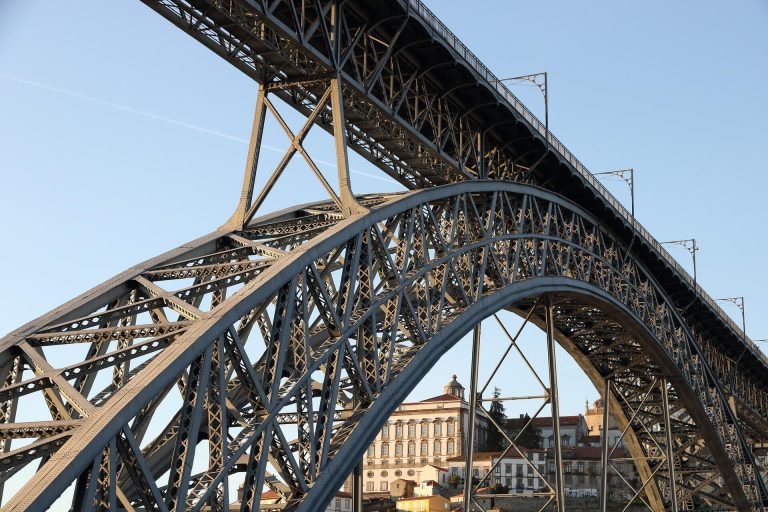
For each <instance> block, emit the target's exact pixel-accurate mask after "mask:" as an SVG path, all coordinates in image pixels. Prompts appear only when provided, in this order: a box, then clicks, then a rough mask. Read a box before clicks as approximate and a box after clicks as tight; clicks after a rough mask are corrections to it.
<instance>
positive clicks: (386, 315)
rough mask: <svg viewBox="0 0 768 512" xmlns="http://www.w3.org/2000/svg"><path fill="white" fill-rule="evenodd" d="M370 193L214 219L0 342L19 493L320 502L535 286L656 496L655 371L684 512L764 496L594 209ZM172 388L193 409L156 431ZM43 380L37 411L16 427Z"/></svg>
mask: <svg viewBox="0 0 768 512" xmlns="http://www.w3.org/2000/svg"><path fill="white" fill-rule="evenodd" d="M362 203H363V204H364V205H365V206H366V207H368V208H370V209H371V213H370V214H368V215H366V216H354V217H351V218H349V219H345V220H338V215H334V213H335V210H334V209H333V207H332V206H331V205H330V204H329V205H318V206H317V207H316V208H311V209H308V210H299V211H296V212H293V213H291V214H286V215H283V216H282V217H278V218H275V219H271V220H269V219H268V220H265V221H261V222H257V223H255V224H252V225H251V226H249V227H248V228H247V229H245V230H238V231H234V232H221V231H220V232H216V233H213V234H212V235H209V236H207V237H204V238H202V239H200V240H198V241H196V242H195V243H193V244H189V245H186V246H184V247H182V248H180V249H178V250H176V251H172V252H171V253H169V254H167V255H165V256H163V257H161V258H159V259H157V260H155V261H152V262H150V264H148V265H147V266H146V267H145V268H144V269H143V270H141V271H139V272H135V273H133V274H132V275H124V276H122V277H121V278H118V279H116V280H115V281H114V282H112V283H110V284H109V285H108V286H105V287H104V288H103V289H101V290H99V291H98V293H96V294H94V295H90V296H86V297H85V298H83V299H81V300H80V301H76V302H75V303H73V304H70V305H69V306H68V307H67V308H66V310H65V311H63V312H61V313H58V314H56V315H53V316H52V317H51V318H49V319H47V321H46V322H44V324H43V325H41V326H40V327H38V328H36V329H34V330H33V331H32V332H29V333H26V334H25V335H23V336H22V337H21V339H20V340H19V341H18V342H17V343H16V345H15V346H14V347H12V348H11V349H9V350H6V351H5V352H4V354H5V355H6V361H5V362H4V365H3V370H4V372H5V375H7V377H6V382H7V384H6V385H5V386H4V387H3V388H1V389H0V393H2V397H3V399H4V403H3V410H4V411H5V413H6V416H5V417H6V418H8V419H7V421H6V423H5V426H4V427H3V432H4V438H5V447H6V451H5V452H4V453H3V455H2V456H1V457H0V464H2V468H3V469H2V471H3V474H2V477H3V479H7V478H8V477H9V476H11V475H13V474H14V473H16V472H17V471H19V470H21V469H23V468H24V467H27V466H29V465H35V464H39V469H38V470H37V472H36V473H35V475H34V477H32V478H31V479H30V480H29V482H28V483H27V484H26V486H25V487H24V488H22V489H21V490H20V491H19V492H17V493H16V495H15V496H14V497H13V498H12V499H11V501H10V502H9V504H8V505H7V509H8V510H21V509H27V508H34V509H40V508H42V507H44V506H47V505H50V503H51V502H52V501H53V500H54V499H55V498H57V497H58V496H59V495H60V494H61V493H62V492H63V491H64V490H65V489H66V488H67V487H68V486H69V485H70V484H71V483H72V482H76V493H75V495H74V496H73V498H72V499H73V508H74V509H76V510H80V509H83V508H87V507H89V506H91V505H92V506H93V507H94V509H102V510H106V509H115V508H116V507H121V508H126V509H129V508H130V507H144V508H146V509H147V510H150V509H151V510H176V509H188V510H202V509H203V508H205V507H211V509H215V510H224V509H225V508H226V506H227V504H228V503H229V502H230V501H232V499H233V496H234V491H233V489H230V488H229V478H230V477H231V476H232V475H235V474H242V478H243V479H244V482H245V485H244V489H245V492H244V495H243V499H242V502H241V510H253V509H257V508H258V507H259V499H260V493H261V489H264V488H265V486H266V487H270V488H272V489H273V490H274V491H276V492H277V493H278V494H279V496H280V508H285V509H287V510H302V511H303V510H318V509H320V508H322V507H323V506H324V503H325V502H326V501H328V500H329V499H330V497H331V496H332V494H333V493H334V492H335V489H337V488H338V487H339V485H341V483H342V482H343V480H344V478H345V477H346V475H348V474H349V473H350V472H351V470H352V466H353V465H354V464H355V461H357V460H359V459H360V457H361V456H362V455H363V452H364V450H365V448H366V446H367V444H368V443H369V442H370V441H371V440H372V438H373V437H374V436H375V434H376V432H377V430H378V428H379V427H380V425H381V423H382V422H383V421H384V420H385V419H386V418H387V417H388V415H389V414H390V413H391V412H392V411H393V410H394V408H396V407H397V405H398V404H399V403H400V402H401V401H402V400H403V399H404V398H405V397H406V396H407V394H408V392H409V391H410V390H411V389H412V388H413V386H414V385H415V384H416V383H417V382H418V380H419V379H420V378H421V376H422V375H423V374H424V373H425V372H426V371H427V370H428V369H429V368H430V367H431V366H432V364H434V362H435V361H437V359H438V358H439V357H440V356H441V355H442V354H444V353H445V352H446V351H447V350H448V349H449V348H450V347H451V346H452V345H453V344H454V343H455V342H457V341H458V340H459V339H460V338H461V337H462V336H463V335H464V334H465V333H466V332H467V331H468V330H470V329H471V326H472V325H474V324H475V323H477V322H478V321H480V320H481V319H482V318H483V317H486V316H488V315H490V314H492V313H493V312H495V311H498V310H499V309H502V308H513V309H526V308H529V307H532V302H531V301H532V300H533V299H534V298H535V297H539V296H542V295H548V296H550V297H552V298H553V302H554V306H553V311H554V318H555V325H556V326H557V333H558V337H559V340H560V342H561V343H562V344H563V345H564V346H566V347H567V348H568V350H569V351H570V352H571V353H573V354H574V356H575V357H576V359H577V361H579V363H580V364H581V365H582V366H583V367H584V368H585V369H586V370H587V373H588V375H590V377H591V378H592V379H593V380H595V381H596V383H598V382H599V381H600V380H602V379H605V378H609V379H610V381H611V383H612V387H611V390H612V393H613V395H614V397H613V399H612V400H611V404H612V413H613V415H614V417H616V418H617V419H618V420H619V423H620V425H621V427H622V428H625V427H626V428H627V430H628V431H629V432H630V436H629V437H628V439H629V440H630V442H629V447H630V451H631V452H632V456H633V459H634V460H635V463H636V464H637V466H638V469H639V472H640V475H641V477H642V479H643V482H644V490H645V496H646V498H645V499H646V500H647V501H648V503H649V504H650V505H651V506H652V507H653V508H656V509H661V508H667V507H668V506H669V503H670V500H671V499H672V498H671V495H670V493H669V492H668V489H669V481H668V478H667V477H668V471H667V469H666V467H667V466H665V465H664V459H663V457H660V454H663V453H665V452H666V447H667V441H666V431H665V425H664V422H663V421H662V414H661V405H660V404H661V398H660V393H661V391H660V387H659V386H658V382H660V381H661V380H662V379H664V380H665V381H668V382H669V385H668V387H667V391H668V392H669V400H670V403H671V404H672V405H671V411H672V413H671V417H672V422H671V427H670V428H671V429H672V432H671V433H672V436H671V437H672V439H673V446H672V453H673V454H674V455H673V460H674V464H675V468H676V472H675V474H676V478H675V482H674V483H675V485H676V487H677V502H678V503H680V504H681V507H680V508H682V504H685V503H690V504H693V505H694V506H695V507H696V508H712V509H718V508H722V507H723V506H725V507H727V508H740V509H748V508H753V509H760V507H761V498H760V485H761V483H760V482H759V480H758V477H757V475H756V472H755V468H754V466H753V464H752V462H751V458H750V455H749V452H748V448H747V446H746V445H745V443H744V441H743V439H741V438H740V435H739V429H738V426H737V424H736V423H735V421H734V420H735V418H734V416H733V413H732V411H731V409H730V408H729V406H728V401H727V399H726V397H725V395H723V394H722V392H721V390H720V386H719V384H718V382H717V379H716V377H715V376H714V374H713V373H712V371H711V369H710V368H709V366H708V365H707V364H706V360H705V358H704V354H703V352H702V349H701V347H700V345H699V343H698V341H697V339H696V337H695V336H693V335H692V334H691V332H690V329H689V328H688V326H687V325H686V324H685V322H684V321H683V320H682V318H681V316H680V314H679V312H677V310H676V309H675V308H674V307H672V306H671V305H670V302H669V299H668V298H667V297H665V294H664V292H663V290H662V289H660V288H659V287H658V285H657V283H655V281H654V279H653V278H652V276H650V275H649V274H648V272H647V271H646V270H645V269H644V268H643V267H642V266H641V265H638V264H637V263H636V262H635V261H633V259H632V258H631V252H629V251H628V249H627V247H625V246H623V245H621V244H620V243H618V242H617V241H616V240H614V239H612V238H611V236H610V234H609V233H607V232H606V231H604V230H603V229H601V227H600V225H599V222H598V221H597V220H596V219H594V218H592V217H591V216H590V215H589V214H587V213H586V212H584V211H582V210H581V209H580V208H579V207H577V206H575V205H573V204H570V203H569V202H567V201H566V200H564V199H562V198H560V197H558V196H555V195H553V194H551V193H548V192H545V191H542V190H539V189H535V188H532V187H527V186H522V185H515V184H511V183H508V182H473V183H466V184H457V185H450V186H444V187H439V188H434V189H431V190H428V191H421V192H414V193H409V194H405V195H396V196H392V197H387V196H381V197H369V198H363V199H362ZM188 280H192V283H191V284H187V285H183V286H180V285H181V284H182V283H185V282H186V281H188ZM534 316H535V317H537V318H538V320H537V321H538V322H539V323H542V322H543V318H542V317H543V313H542V312H541V311H536V312H535V313H534ZM73 345H79V346H81V347H84V348H86V349H87V350H84V351H82V352H81V353H85V357H83V358H82V360H81V361H78V362H77V363H75V364H70V365H67V366H64V367H54V366H53V364H54V363H53V359H52V358H50V356H49V352H50V350H51V349H53V348H55V347H62V346H63V347H67V348H69V347H72V346H73ZM104 376H106V377H107V378H106V380H105V379H104V378H103V377H104ZM100 377H102V378H100ZM98 381H102V382H107V384H106V385H105V386H103V387H100V386H94V383H95V382H98ZM666 386H667V385H666V384H665V387H666ZM170 394H178V395H179V397H181V399H182V402H181V403H182V405H181V407H180V408H179V409H178V410H176V412H175V413H173V414H172V415H171V416H170V417H169V418H168V419H167V420H164V421H162V420H161V421H162V423H163V425H162V428H161V429H160V430H159V431H158V433H157V434H156V435H154V436H149V435H147V432H148V431H149V430H151V429H150V426H152V425H153V424H154V423H156V422H155V420H157V419H158V418H165V417H168V411H165V410H163V408H162V407H161V404H162V403H164V399H165V398H166V397H167V396H168V395H170ZM32 395H37V396H39V397H40V399H41V400H44V402H45V404H46V411H45V412H46V414H45V417H44V418H43V417H40V418H35V420H36V421H34V422H24V423H14V422H13V417H14V414H15V413H16V412H17V411H18V408H19V404H20V403H23V402H24V400H25V399H26V398H27V397H30V396H32ZM289 421H290V422H292V421H295V423H289ZM30 438H33V439H34V442H32V443H30V444H28V445H26V446H23V447H21V448H17V449H10V450H8V449H7V448H8V447H9V444H10V443H9V441H12V440H18V439H30ZM203 442H205V443H206V444H207V447H208V449H207V452H208V453H207V457H204V459H207V460H205V461H204V462H205V464H203V465H202V467H199V468H198V467H197V464H199V460H200V456H199V455H196V451H195V450H196V449H201V448H200V445H201V443H203ZM10 447H11V448H13V446H10ZM192 461H198V462H197V463H196V464H193V463H192ZM193 467H194V468H195V469H194V470H193ZM162 475H169V476H168V481H167V483H164V482H161V481H160V477H161V476H162ZM206 509H207V508H206Z"/></svg>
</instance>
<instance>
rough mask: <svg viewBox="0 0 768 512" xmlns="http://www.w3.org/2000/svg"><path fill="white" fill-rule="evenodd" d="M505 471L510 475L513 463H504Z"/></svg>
mask: <svg viewBox="0 0 768 512" xmlns="http://www.w3.org/2000/svg"><path fill="white" fill-rule="evenodd" d="M504 472H505V473H506V474H508V475H511V474H512V464H504Z"/></svg>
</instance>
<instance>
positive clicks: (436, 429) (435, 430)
mask: <svg viewBox="0 0 768 512" xmlns="http://www.w3.org/2000/svg"><path fill="white" fill-rule="evenodd" d="M432 434H434V435H435V436H441V435H443V425H442V423H440V420H438V421H436V422H435V424H434V425H432Z"/></svg>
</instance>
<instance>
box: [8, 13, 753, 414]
mask: <svg viewBox="0 0 768 512" xmlns="http://www.w3.org/2000/svg"><path fill="white" fill-rule="evenodd" d="M427 4H428V5H429V7H430V8H432V9H433V10H434V11H435V13H436V14H437V15H438V16H439V17H441V19H442V20H443V21H444V22H445V24H446V25H447V26H448V27H449V28H450V29H451V30H453V31H454V32H455V33H456V34H457V35H458V36H459V37H460V38H462V40H463V41H464V42H465V43H466V44H467V46H469V47H470V48H471V49H472V50H473V51H474V52H475V53H476V54H477V55H478V56H479V57H480V58H481V59H482V60H483V61H484V62H485V63H486V65H488V67H489V68H490V69H491V70H492V71H493V72H494V73H496V74H497V75H498V76H502V77H503V76H515V75H520V74H525V73H531V72H536V71H547V72H548V73H549V80H550V127H551V129H552V131H553V132H554V133H555V134H556V135H557V136H558V137H559V138H560V140H562V141H563V142H564V143H565V144H566V146H568V147H569V148H570V149H571V151H572V152H573V153H574V154H575V155H576V156H577V157H578V158H579V159H580V160H581V161H582V162H584V163H585V164H586V165H587V167H588V168H590V169H591V170H592V171H593V172H599V171H605V170H612V169H619V168H626V167H634V168H635V169H636V180H637V183H636V196H637V199H636V213H637V217H638V219H639V221H640V222H641V223H642V224H643V225H645V226H646V227H647V228H648V229H649V231H650V232H651V233H653V234H654V236H656V238H657V239H658V240H661V241H664V240H671V239H680V238H690V237H695V238H697V240H698V243H699V245H700V247H701V251H700V253H699V257H698V266H699V272H698V273H699V281H700V283H701V284H702V286H703V287H704V289H706V290H707V291H708V292H709V293H710V294H711V295H712V296H713V297H729V296H735V295H739V296H740V295H743V296H744V297H745V298H746V307H747V331H748V333H749V334H750V336H751V337H753V338H768V317H767V316H766V312H767V311H768V298H767V297H766V294H765V289H766V285H768V274H767V273H766V269H765V256H764V255H765V253H766V249H768V247H767V246H766V241H765V236H764V234H765V224H766V220H767V219H768V216H767V215H766V213H765V210H764V203H765V197H766V188H768V187H766V185H768V179H767V178H766V171H768V169H767V168H766V163H765V162H766V155H768V153H767V151H768V144H767V143H766V141H768V127H767V125H766V122H765V120H766V119H768V58H766V55H768V3H766V2H763V1H759V0H753V1H746V0H743V1H736V2H728V3H725V2H693V1H678V2H662V1H647V2H608V1H590V2H565V1H561V2H540V1H533V0H530V1H516V2H512V1H482V2H472V3H471V9H470V8H468V7H467V2H465V1H460V0H440V1H430V2H427ZM513 91H514V92H515V93H516V94H518V95H519V96H520V97H521V99H523V101H525V102H526V104H528V105H529V107H530V108H531V109H532V110H533V111H534V112H536V113H537V114H539V115H543V112H542V110H543V109H542V101H541V97H540V96H539V95H538V92H537V91H536V90H535V89H532V88H529V87H516V88H514V89H513ZM255 95H256V85H255V83H254V82H252V81H251V80H250V79H248V78H246V77H245V76H244V75H242V74H241V73H240V72H239V71H237V70H235V69H234V68H233V67H231V66H229V65H228V64H226V63H225V62H224V61H223V60H221V59H220V58H218V57H216V56H215V55H214V54H213V53H212V52H210V51H209V50H207V49H205V48H204V47H202V46H201V45H200V44H199V43H197V42H195V41H194V40H192V39H191V38H190V37H188V36H186V35H185V34H183V33H182V32H181V31H179V30H178V29H176V28H175V27H173V26H172V25H171V24H169V23H168V22H167V21H165V20H164V19H163V18H161V17H160V16H159V15H157V14H155V13H154V12H153V11H151V10H150V9H149V8H147V7H145V6H144V5H142V4H141V3H139V2H137V1H127V0H120V1H114V2H86V1H82V0H79V1H74V2H50V1H40V0H23V1H22V0H5V1H3V2H2V3H0V178H2V187H0V216H1V218H2V222H0V237H1V238H0V239H2V240H3V247H4V250H3V251H0V265H2V266H3V268H6V269H7V270H6V272H5V275H4V276H3V279H2V280H1V281H0V287H1V288H0V301H2V302H1V303H0V307H1V308H2V314H1V315H0V334H4V333H7V332H9V331H11V330H13V329H15V328H16V327H18V326H20V325H22V324H23V323H25V322H27V321H29V320H32V319H33V318H35V317H37V316H39V315H41V314H43V313H45V312H47V311H48V310H50V309H52V308H54V307H56V306H57V305H59V304H61V303H63V302H65V301H66V300H68V299H70V298H72V297H74V296H75V295H77V294H79V293H81V292H82V291H85V290H86V289H88V288H90V287H92V286H94V285H97V284H99V283H100V282H102V281H104V280H105V279H107V278H109V277H111V276H113V275H114V274H117V273H119V272H120V271H122V270H124V269H125V268H127V267H129V266H131V265H134V264H136V263H138V262H140V261H143V260H145V259H147V258H150V257H152V256H155V255H157V254H159V253H161V252H163V251H165V250H168V249H171V248H173V247H176V246H178V245H180V244H182V243H184V242H186V241H188V240H191V239H193V238H196V237H197V236H200V235H202V234H205V233H207V232H209V231H211V230H213V229H215V228H216V227H217V226H219V225H220V224H221V223H223V222H224V220H226V218H227V217H228V216H229V214H230V212H231V210H232V209H233V207H234V205H235V202H236V200H237V198H238V196H239V187H240V183H241V179H242V178H241V173H242V168H243V165H244V161H245V152H246V144H245V142H244V140H245V139H247V138H248V135H249V130H250V121H251V116H252V109H253V102H254V99H255ZM290 119H292V120H293V121H294V122H296V121H298V120H299V118H298V117H297V116H293V117H290ZM265 142H266V143H267V144H269V145H271V146H275V147H285V145H286V139H285V137H284V135H283V134H282V133H281V132H279V131H278V130H275V129H271V130H270V131H269V133H268V135H267V138H266V140H265ZM312 144H313V147H314V150H313V151H314V152H313V156H314V157H315V158H316V159H318V160H323V161H332V160H333V152H332V146H331V145H329V144H327V141H326V143H324V141H323V140H322V138H317V140H316V141H313V142H312ZM278 156H279V155H278V154H277V153H274V154H273V155H272V156H270V157H266V158H267V160H268V161H269V160H270V159H271V160H274V159H276V158H277V157H278ZM352 163H353V167H355V169H357V170H363V171H364V172H368V171H367V170H366V169H369V167H367V168H366V167H365V166H366V164H364V163H363V162H362V161H361V160H360V159H359V158H353V159H352ZM290 172H291V173H292V174H290V177H291V180H292V181H289V182H287V183H286V184H285V185H283V186H281V187H280V188H278V189H277V190H276V192H277V194H276V195H275V197H274V200H273V202H272V203H271V204H270V206H271V207H278V206H281V205H282V206H287V205H289V204H295V203H299V202H302V201H303V200H305V199H307V198H311V197H314V196H312V193H310V192H305V191H303V190H299V188H297V187H295V186H291V184H295V183H296V182H302V181H301V180H303V179H304V177H306V176H308V175H307V174H301V173H306V169H302V168H300V166H298V165H297V166H295V168H292V169H291V170H290ZM353 183H354V186H355V189H356V190H357V191H368V190H370V191H373V190H384V189H388V188H391V185H390V184H389V183H387V182H383V181H380V180H377V179H373V178H370V177H367V176H364V175H361V174H353ZM606 184H607V185H608V186H609V188H610V189H611V190H613V191H614V193H615V194H616V195H617V197H619V198H620V199H621V200H622V201H624V202H625V204H627V206H629V205H628V202H629V194H628V192H627V190H626V187H625V186H624V185H623V184H622V183H621V182H619V181H607V182H606ZM318 197H319V196H318ZM673 254H674V255H675V256H676V257H678V259H679V260H680V261H681V263H683V265H685V266H686V267H688V268H690V259H689V256H688V254H687V253H686V252H685V251H684V250H683V249H681V250H675V251H673ZM725 308H726V310H727V311H728V312H730V313H732V315H733V316H734V317H738V312H737V310H736V308H735V307H731V306H725ZM488 332H490V333H493V335H494V336H498V331H494V330H493V329H492V328H490V327H489V330H488ZM536 336H537V335H536V334H535V333H532V334H531V340H534V339H539V338H536ZM531 343H535V341H531ZM765 346H766V348H768V344H766V345H765ZM465 353H466V343H463V344H460V345H459V346H458V347H457V349H456V350H455V351H454V352H453V353H452V354H451V357H447V358H445V359H444V360H443V361H441V362H440V363H439V365H438V367H437V368H436V369H435V370H434V372H433V373H432V374H431V375H430V376H429V377H428V378H427V379H426V380H425V382H424V383H423V384H422V385H420V387H419V388H418V389H417V390H416V392H415V394H414V396H415V397H425V396H429V395H432V394H436V393H437V392H438V391H439V389H438V388H439V387H441V386H442V384H443V383H444V382H445V381H447V380H448V378H449V376H450V373H452V372H453V371H454V370H458V369H459V368H458V366H459V365H458V364H457V363H456V362H457V361H466V360H467V359H465ZM461 366H462V367H465V366H466V365H465V364H462V365H461ZM458 373H460V372H458ZM561 375H562V376H563V377H562V378H563V379H565V381H566V382H568V383H569V386H568V387H567V389H566V390H564V392H563V396H562V400H563V402H564V403H563V406H562V409H563V412H564V413H575V412H578V411H580V410H581V409H582V407H583V400H584V399H585V398H594V397H595V396H596V395H597V393H596V391H595V390H594V389H592V388H590V386H589V385H588V384H587V383H586V381H585V379H584V378H583V376H581V373H580V370H578V368H576V367H575V366H574V365H572V364H570V365H569V364H565V363H564V364H563V365H561ZM499 385H500V386H501V387H502V388H505V386H506V388H505V391H511V390H512V388H513V387H514V386H513V385H512V383H510V382H508V381H505V382H499Z"/></svg>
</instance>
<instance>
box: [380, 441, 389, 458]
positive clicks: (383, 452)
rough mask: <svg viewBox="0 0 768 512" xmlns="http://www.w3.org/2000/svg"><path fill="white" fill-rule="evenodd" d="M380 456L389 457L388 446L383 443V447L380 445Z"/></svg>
mask: <svg viewBox="0 0 768 512" xmlns="http://www.w3.org/2000/svg"><path fill="white" fill-rule="evenodd" d="M381 456H382V457H389V444H387V443H384V444H383V445H381Z"/></svg>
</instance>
